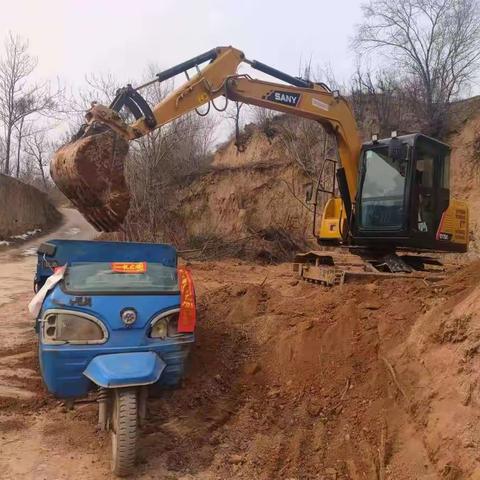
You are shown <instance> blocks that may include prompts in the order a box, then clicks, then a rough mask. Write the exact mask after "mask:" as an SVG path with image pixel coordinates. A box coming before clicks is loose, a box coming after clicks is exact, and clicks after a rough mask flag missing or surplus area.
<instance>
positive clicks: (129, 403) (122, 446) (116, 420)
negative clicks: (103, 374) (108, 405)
mask: <svg viewBox="0 0 480 480" xmlns="http://www.w3.org/2000/svg"><path fill="white" fill-rule="evenodd" d="M137 428H138V406H137V389H136V388H120V389H115V390H114V391H113V405H112V422H111V429H112V471H113V473H114V474H115V475H118V476H119V477H124V476H126V475H129V474H130V473H132V471H133V469H134V466H135V457H136V453H137V435H138V433H137Z"/></svg>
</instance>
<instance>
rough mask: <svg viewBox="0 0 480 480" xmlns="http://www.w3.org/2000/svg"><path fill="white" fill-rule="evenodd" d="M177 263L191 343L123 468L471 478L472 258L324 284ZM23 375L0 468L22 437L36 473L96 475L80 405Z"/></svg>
mask: <svg viewBox="0 0 480 480" xmlns="http://www.w3.org/2000/svg"><path fill="white" fill-rule="evenodd" d="M192 271H193V274H194V278H195V280H196V285H197V291H198V298H199V310H200V318H199V326H198V342H197V344H196V346H195V347H194V349H193V351H192V354H191V365H190V368H189V372H188V375H187V378H186V379H185V381H184V385H183V386H182V388H180V389H177V390H173V391H168V392H165V393H164V394H162V396H161V397H160V398H156V399H151V402H150V413H151V420H150V423H149V424H148V425H147V426H146V427H145V428H144V430H143V432H142V436H141V441H140V449H139V463H138V469H137V474H136V475H135V477H134V478H167V479H177V478H178V479H184V480H186V479H227V478H235V479H245V480H247V479H249V480H250V479H265V480H267V479H298V480H300V479H352V480H360V479H362V480H363V479H372V480H373V479H375V480H383V479H392V480H393V479H395V480H407V479H450V480H453V479H458V480H463V479H465V480H467V479H470V480H474V479H477V480H478V478H480V477H478V475H479V473H480V470H479V468H480V456H479V453H478V452H479V448H478V447H479V443H480V431H479V429H478V425H479V414H480V409H479V400H478V398H479V396H478V393H479V391H478V379H477V377H478V372H479V358H480V356H479V350H480V319H479V316H478V314H477V311H478V305H479V304H480V288H478V285H479V281H480V263H476V264H472V265H471V266H469V267H466V268H463V269H462V270H459V269H458V270H457V271H456V272H455V271H453V272H451V276H450V277H449V279H448V280H446V281H443V282H440V283H432V284H430V283H428V282H427V283H425V282H424V281H423V280H411V281H409V280H386V281H385V280H384V281H382V282H379V283H376V282H374V283H367V284H354V285H345V286H340V287H335V288H332V289H327V288H325V287H321V286H316V285H310V284H305V283H301V282H298V281H297V280H295V279H294V278H293V276H292V274H291V272H290V266H289V265H281V266H278V267H272V266H258V265H254V264H250V263H245V262H238V261H234V260H226V261H222V262H206V263H200V262H199V263H194V264H193V265H192ZM33 348H34V346H33V345H32V349H33ZM33 354H34V351H32V355H33ZM14 380H15V379H14ZM16 381H17V383H18V385H20V383H21V382H19V381H18V379H17V380H16ZM17 383H16V385H17ZM35 383H36V382H35ZM34 387H36V385H33V386H32V388H33V395H34V397H33V398H32V399H24V400H23V401H22V402H21V403H20V404H19V405H18V408H15V407H12V406H11V405H10V406H9V408H7V409H6V411H5V410H4V411H3V412H2V413H3V415H1V418H0V420H1V421H2V422H3V423H1V422H0V428H1V427H2V425H3V427H4V428H5V430H7V431H6V432H5V433H4V435H3V436H2V438H4V439H5V440H6V442H10V441H11V442H13V444H8V445H7V444H6V445H7V448H9V450H8V452H9V453H8V455H9V457H8V458H9V459H10V458H11V461H10V460H9V459H8V460H7V461H6V462H5V460H4V462H5V465H6V466H5V469H6V470H5V471H7V472H8V471H12V472H16V471H20V470H19V469H18V468H17V467H16V466H15V465H13V464H12V462H14V461H16V460H15V459H14V453H15V451H14V447H15V449H16V450H18V449H21V448H28V449H30V450H31V449H32V448H36V447H34V446H33V444H32V443H31V442H30V443H28V437H29V436H32V435H33V437H32V438H35V439H38V442H40V444H41V445H42V448H48V451H49V453H50V454H51V456H52V460H51V461H50V460H49V458H43V457H42V469H43V470H41V472H43V473H42V475H43V474H44V473H45V472H48V473H49V474H50V476H48V475H47V476H45V478H57V477H56V476H55V475H58V472H60V471H61V472H63V473H65V474H67V476H68V475H70V478H73V477H75V478H91V479H97V478H110V474H109V464H108V457H109V455H110V452H109V447H108V436H105V435H103V434H99V433H98V432H95V423H96V406H95V404H81V405H79V406H77V407H76V408H75V410H74V411H73V412H68V411H65V410H64V409H63V408H62V407H61V406H60V405H59V404H58V402H56V401H55V400H53V399H50V401H47V400H46V398H50V397H49V396H48V395H47V396H45V393H44V392H42V391H39V390H37V389H36V388H34ZM35 399H37V400H38V402H39V404H37V405H35V404H32V405H31V406H30V407H28V405H27V404H28V402H34V400H35ZM42 402H44V404H43V406H42ZM45 402H47V403H45ZM29 408H30V410H29ZM32 415H33V416H32ZM7 420H8V421H7ZM11 421H14V422H15V421H18V422H20V423H19V424H15V423H13V424H12V423H8V422H11ZM5 422H7V423H5ZM25 422H26V423H25ZM24 424H25V425H26V426H25V428H23V429H22V428H21V427H22V426H23V425H24ZM15 425H18V431H17V430H15V428H16V427H15ZM12 445H13V446H12ZM30 450H29V451H30ZM55 455H57V460H58V456H61V458H62V465H61V467H62V469H61V470H59V468H60V467H59V465H58V464H57V463H55V461H54V460H53V458H55ZM33 463H34V462H33V460H32V465H33ZM2 468H3V464H2ZM9 468H10V470H8V469H9ZM15 468H17V470H15ZM29 468H30V467H29ZM22 471H24V470H22ZM29 471H31V472H37V470H34V467H31V470H29ZM0 477H1V474H0ZM12 478H14V477H12ZM15 478H40V477H35V475H34V474H33V473H32V474H30V473H28V474H23V476H22V475H19V474H17V476H16V477H15ZM42 478H43V477H42ZM58 478H60V477H58Z"/></svg>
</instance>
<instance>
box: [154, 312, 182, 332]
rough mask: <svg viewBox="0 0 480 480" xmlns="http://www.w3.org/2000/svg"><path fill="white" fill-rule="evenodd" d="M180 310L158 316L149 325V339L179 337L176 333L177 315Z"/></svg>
mask: <svg viewBox="0 0 480 480" xmlns="http://www.w3.org/2000/svg"><path fill="white" fill-rule="evenodd" d="M179 312H180V310H179V309H175V310H171V311H169V312H165V313H162V314H160V315H159V316H158V317H156V318H154V319H153V320H152V323H151V329H150V337H151V338H166V337H167V336H168V337H175V336H177V335H181V334H179V333H178V315H179Z"/></svg>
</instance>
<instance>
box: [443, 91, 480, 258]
mask: <svg viewBox="0 0 480 480" xmlns="http://www.w3.org/2000/svg"><path fill="white" fill-rule="evenodd" d="M452 117H453V118H452V121H453V122H452V123H453V125H452V132H451V134H450V136H449V138H448V143H449V144H450V146H451V147H452V155H451V174H452V179H451V188H452V191H453V194H454V195H455V196H456V197H458V198H460V199H463V200H466V201H467V202H468V206H469V212H470V241H471V253H473V254H475V255H476V254H478V252H480V96H479V97H475V98H472V99H469V100H467V101H465V102H460V103H459V104H458V105H457V108H456V111H454V112H453V115H452Z"/></svg>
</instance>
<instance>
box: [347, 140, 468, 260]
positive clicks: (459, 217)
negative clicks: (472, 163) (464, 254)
mask: <svg viewBox="0 0 480 480" xmlns="http://www.w3.org/2000/svg"><path fill="white" fill-rule="evenodd" d="M449 158H450V147H449V146H448V145H446V144H444V143H442V142H440V141H438V140H435V139H433V138H430V137H427V136H426V135H422V134H411V135H404V136H400V137H398V136H396V134H395V133H394V134H393V135H392V137H391V138H387V139H383V140H376V139H374V140H372V142H369V143H366V144H364V145H363V147H362V151H361V157H360V163H359V176H358V187H357V195H356V201H355V207H354V215H353V216H352V217H351V218H352V225H351V233H352V237H353V242H354V243H355V244H357V245H370V246H377V247H378V246H381V245H382V244H385V242H386V240H388V243H389V245H394V246H396V247H408V248H414V249H419V250H423V249H425V250H427V249H428V250H432V249H434V250H441V251H466V248H467V244H468V229H467V225H468V218H467V215H468V210H467V206H466V204H464V203H463V202H459V201H456V200H452V201H450V186H449V171H450V162H449Z"/></svg>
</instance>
